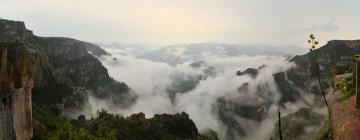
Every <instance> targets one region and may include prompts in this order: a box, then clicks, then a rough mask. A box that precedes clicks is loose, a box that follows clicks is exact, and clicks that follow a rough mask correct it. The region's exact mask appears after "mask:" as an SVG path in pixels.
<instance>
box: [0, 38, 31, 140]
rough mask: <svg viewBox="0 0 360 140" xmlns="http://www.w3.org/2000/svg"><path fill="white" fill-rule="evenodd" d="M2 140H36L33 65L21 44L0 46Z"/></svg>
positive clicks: (0, 133) (0, 119) (0, 128)
mask: <svg viewBox="0 0 360 140" xmlns="http://www.w3.org/2000/svg"><path fill="white" fill-rule="evenodd" d="M0 54H1V64H0V99H1V103H0V139H19V140H29V139H31V138H32V134H33V132H32V100H31V97H32V92H31V90H32V88H33V85H34V84H33V69H34V67H33V65H32V59H31V57H30V54H29V53H28V51H27V50H26V48H25V47H24V46H23V45H22V44H21V43H0Z"/></svg>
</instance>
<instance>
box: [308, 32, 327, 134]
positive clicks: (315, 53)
mask: <svg viewBox="0 0 360 140" xmlns="http://www.w3.org/2000/svg"><path fill="white" fill-rule="evenodd" d="M308 43H309V44H311V48H310V53H311V52H312V51H314V55H315V65H316V66H315V68H316V70H315V72H316V77H317V79H318V82H319V87H320V91H321V95H322V97H323V99H324V102H325V105H326V108H327V109H328V114H329V118H328V119H329V122H330V125H329V126H330V130H329V131H330V132H329V135H328V138H329V139H332V125H331V121H332V120H331V110H330V108H329V104H328V102H327V100H326V97H325V92H324V90H323V86H322V84H321V78H320V72H319V71H320V70H319V63H318V51H319V50H317V49H316V50H315V48H316V46H317V45H318V44H319V42H318V41H316V39H315V36H314V35H313V34H311V35H310V39H309V40H308ZM310 56H311V54H310Z"/></svg>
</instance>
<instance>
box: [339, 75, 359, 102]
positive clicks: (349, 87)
mask: <svg viewBox="0 0 360 140" xmlns="http://www.w3.org/2000/svg"><path fill="white" fill-rule="evenodd" d="M352 79H353V78H352V77H349V78H346V79H344V80H343V81H342V82H341V83H340V84H339V85H338V89H339V90H340V91H341V100H342V101H345V100H347V99H349V98H350V97H351V96H353V95H354V94H355V86H354V85H353V83H352Z"/></svg>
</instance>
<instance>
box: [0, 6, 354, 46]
mask: <svg viewBox="0 0 360 140" xmlns="http://www.w3.org/2000/svg"><path fill="white" fill-rule="evenodd" d="M0 17H2V18H7V19H13V20H22V21H25V23H26V26H27V27H28V28H29V29H31V30H33V31H34V33H35V34H37V35H40V36H66V37H72V38H76V39H80V40H84V41H89V42H109V41H111V42H119V43H136V44H137V43H143V44H159V45H170V44H179V43H197V42H222V43H240V44H269V45H298V46H306V45H307V44H306V40H307V38H306V37H307V35H308V34H310V33H314V34H316V36H318V37H319V40H320V42H322V43H326V41H328V40H331V39H360V0H0Z"/></svg>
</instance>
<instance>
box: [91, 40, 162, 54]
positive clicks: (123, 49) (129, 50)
mask: <svg viewBox="0 0 360 140" xmlns="http://www.w3.org/2000/svg"><path fill="white" fill-rule="evenodd" d="M95 44H97V45H98V46H101V47H102V48H104V49H113V50H114V51H115V49H116V51H117V52H118V53H119V55H132V56H139V55H142V54H144V53H146V52H149V51H151V50H153V49H154V48H156V47H157V46H156V45H147V44H120V43H115V42H111V43H108V42H101V43H95Z"/></svg>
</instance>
